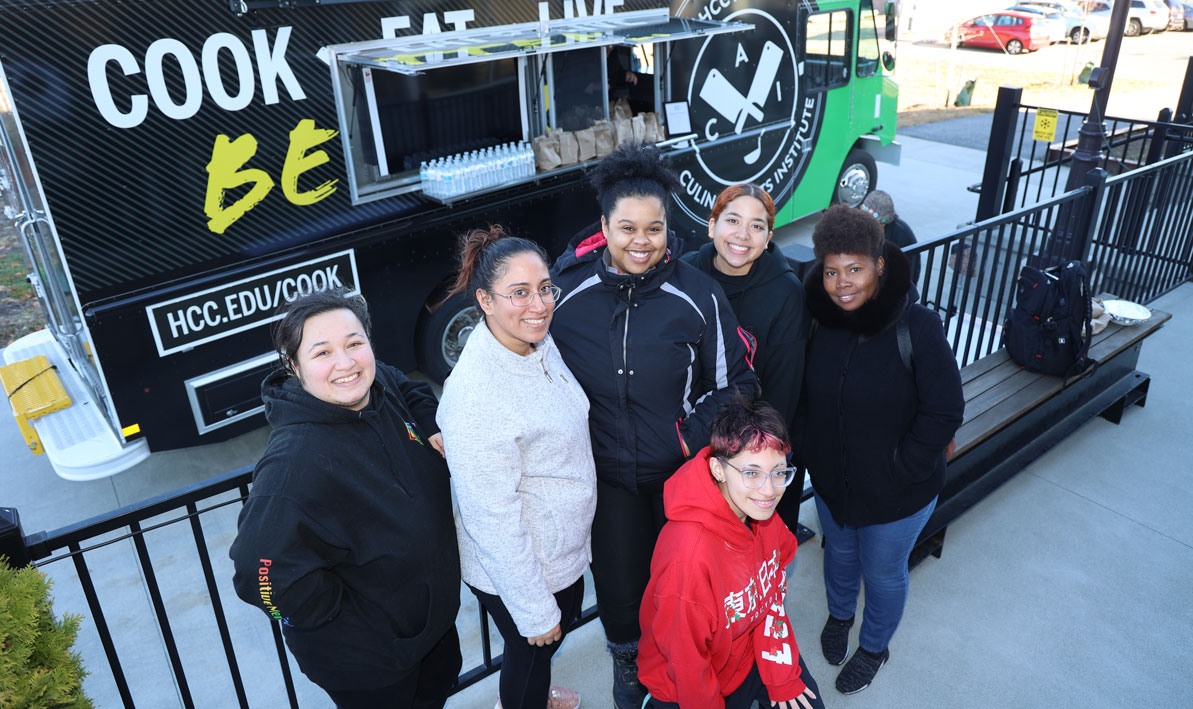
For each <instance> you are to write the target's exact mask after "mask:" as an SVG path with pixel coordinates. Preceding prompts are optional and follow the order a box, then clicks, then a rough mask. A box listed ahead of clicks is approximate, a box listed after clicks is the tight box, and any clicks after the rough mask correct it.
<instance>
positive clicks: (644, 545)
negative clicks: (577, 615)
mask: <svg viewBox="0 0 1193 709" xmlns="http://www.w3.org/2000/svg"><path fill="white" fill-rule="evenodd" d="M666 521H667V517H666V515H665V514H664V513H663V483H662V482H659V483H657V484H654V485H651V486H639V488H638V493H637V494H635V493H632V492H629V491H627V490H625V489H623V488H620V487H617V486H616V485H610V484H609V483H606V482H603V481H601V480H599V479H598V480H597V506H596V516H595V517H594V518H593V520H592V580H593V584H594V585H595V586H596V598H597V611H598V612H599V613H600V616H601V625H603V626H605V637H606V638H607V639H608V640H609V642H611V643H628V642H635V641H637V640H638V638H639V636H641V635H642V629H641V626H639V624H638V609H639V608H640V607H641V606H642V594H644V593H645V592H646V583H647V582H648V581H650V558H651V556H652V555H653V554H654V545H655V540H657V539H658V538H659V531H660V530H662V529H663V523H665V522H666Z"/></svg>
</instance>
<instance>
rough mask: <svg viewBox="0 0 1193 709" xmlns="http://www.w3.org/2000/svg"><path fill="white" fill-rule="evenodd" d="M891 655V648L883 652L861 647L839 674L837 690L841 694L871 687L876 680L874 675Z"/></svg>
mask: <svg viewBox="0 0 1193 709" xmlns="http://www.w3.org/2000/svg"><path fill="white" fill-rule="evenodd" d="M890 657H891V651H890V649H889V648H888V649H886V650H883V651H882V652H870V651H869V650H867V649H865V648H862V647H859V648H858V649H857V652H855V653H853V657H851V658H849V664H847V665H845V669H843V670H841V674H839V675H837V691H838V692H840V693H841V694H857V693H858V692H860V691H862V690H863V689H865V688H866V687H869V686H870V683H871V682H873V681H874V675H876V674H878V670H879V669H880V668H881V667H882V666H883V665H885V664H886V661H887V660H888V659H890Z"/></svg>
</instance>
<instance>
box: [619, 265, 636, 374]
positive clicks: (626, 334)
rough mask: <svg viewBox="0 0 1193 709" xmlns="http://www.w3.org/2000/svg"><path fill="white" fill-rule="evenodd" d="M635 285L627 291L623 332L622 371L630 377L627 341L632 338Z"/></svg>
mask: <svg viewBox="0 0 1193 709" xmlns="http://www.w3.org/2000/svg"><path fill="white" fill-rule="evenodd" d="M633 299H634V287H633V286H630V289H629V290H628V291H626V309H625V328H624V329H623V330H622V332H621V371H622V372H623V374H622V377H624V378H627V379H628V378H629V376H630V375H629V374H627V372H629V371H630V362H629V353H628V351H627V343H628V341H629V339H630V310H631V309H633V307H634V303H633Z"/></svg>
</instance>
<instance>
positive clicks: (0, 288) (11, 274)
mask: <svg viewBox="0 0 1193 709" xmlns="http://www.w3.org/2000/svg"><path fill="white" fill-rule="evenodd" d="M29 270H30V269H29V264H28V262H27V261H26V259H25V251H24V249H23V248H22V247H21V245H20V242H19V240H18V239H17V237H16V235H15V234H14V233H12V232H11V230H5V231H0V347H4V346H7V345H9V344H11V343H12V341H13V340H16V339H18V338H20V337H24V336H25V335H28V334H29V333H31V332H34V331H36V330H39V329H41V328H42V327H44V325H45V323H44V319H43V318H42V314H41V309H40V308H39V307H38V305H37V293H36V292H35V291H34V290H33V286H31V285H29V281H27V280H26V278H25V277H26V276H27V275H28V274H29Z"/></svg>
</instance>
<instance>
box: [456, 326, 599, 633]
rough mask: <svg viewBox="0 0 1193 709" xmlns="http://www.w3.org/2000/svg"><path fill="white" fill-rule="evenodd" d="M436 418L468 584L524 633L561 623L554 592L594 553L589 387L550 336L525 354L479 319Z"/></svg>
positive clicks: (567, 583) (577, 574)
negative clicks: (501, 607) (497, 603)
mask: <svg viewBox="0 0 1193 709" xmlns="http://www.w3.org/2000/svg"><path fill="white" fill-rule="evenodd" d="M435 420H436V422H437V423H438V424H439V428H440V430H441V432H442V433H443V444H444V449H445V451H446V453H447V465H448V468H449V469H450V470H451V475H452V486H453V487H454V488H455V492H456V500H457V504H458V509H457V511H456V518H455V519H456V536H457V538H458V540H459V544H460V568H461V573H462V576H463V578H464V581H465V582H467V583H468V584H470V585H472V586H474V587H476V588H478V589H480V590H481V591H484V592H485V593H491V594H494V595H497V596H499V597H500V598H501V600H502V602H503V603H504V604H505V606H506V608H507V609H508V610H509V613H510V616H511V617H512V618H513V619H514V623H516V624H517V626H518V632H519V633H521V634H522V635H523V636H524V637H534V636H536V635H542V634H544V633H546V632H548V631H549V630H551V629H552V628H554V627H555V625H556V624H557V623H559V621H560V612H559V607H558V606H557V605H556V603H555V598H554V596H553V595H552V594H554V593H555V592H557V591H561V590H563V589H565V588H567V587H568V586H570V585H571V584H573V583H575V581H576V579H578V578H580V576H581V575H582V574H583V573H584V569H585V568H586V567H587V566H588V563H589V561H590V560H591V558H592V553H591V534H590V532H591V528H592V517H593V514H594V512H595V511H596V468H595V466H594V465H593V461H592V443H591V441H590V440H589V434H588V398H587V397H586V396H585V395H584V390H583V389H581V388H580V385H579V384H578V383H577V382H576V379H575V377H573V376H572V373H571V372H570V371H569V370H568V368H567V365H565V364H564V363H563V359H562V358H561V357H560V355H559V350H558V349H557V348H556V347H555V342H554V341H553V340H552V339H551V337H550V335H548V336H547V339H546V340H544V341H543V342H541V343H540V344H539V345H538V347H536V348H535V350H534V351H533V352H532V353H530V354H529V355H527V356H525V357H523V356H521V355H518V354H516V353H514V352H511V351H510V350H508V349H506V348H505V347H504V346H503V345H502V344H501V343H499V342H498V341H497V339H496V338H494V337H493V334H492V333H491V332H490V331H489V328H488V327H487V326H486V325H485V323H484V322H483V321H482V322H481V323H480V324H479V325H477V327H476V329H475V330H474V331H473V332H472V334H471V335H470V336H469V338H468V342H467V344H465V346H464V351H463V352H462V353H461V355H460V361H459V362H458V363H457V364H456V367H455V369H453V370H452V373H451V376H449V377H448V378H447V381H446V382H445V383H444V385H443V396H442V397H441V398H440V402H439V411H438V413H437V414H436V417H435Z"/></svg>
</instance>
